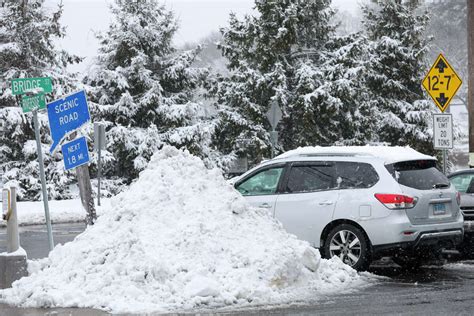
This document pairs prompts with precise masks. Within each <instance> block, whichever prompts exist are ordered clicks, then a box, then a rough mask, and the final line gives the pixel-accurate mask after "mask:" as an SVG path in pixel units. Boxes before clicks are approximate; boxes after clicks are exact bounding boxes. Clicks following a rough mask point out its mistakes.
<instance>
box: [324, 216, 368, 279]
mask: <svg viewBox="0 0 474 316" xmlns="http://www.w3.org/2000/svg"><path fill="white" fill-rule="evenodd" d="M323 254H324V257H325V258H327V259H329V258H332V257H334V256H336V257H339V259H341V261H342V262H344V263H345V264H347V265H349V266H351V267H352V268H354V269H355V270H358V271H363V270H367V269H368V268H369V265H370V261H371V256H370V244H369V241H368V240H367V238H366V237H365V234H364V233H363V232H362V231H361V230H360V229H359V228H357V227H355V226H353V225H351V224H340V225H338V226H336V227H334V228H333V229H331V231H330V232H329V234H328V235H327V237H326V238H325V240H324V246H323Z"/></svg>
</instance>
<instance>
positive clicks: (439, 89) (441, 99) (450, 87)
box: [423, 54, 462, 112]
mask: <svg viewBox="0 0 474 316" xmlns="http://www.w3.org/2000/svg"><path fill="white" fill-rule="evenodd" d="M461 84H462V81H461V78H459V76H458V74H457V73H456V72H455V71H454V69H453V67H451V65H450V64H449V63H448V61H447V60H446V58H444V56H443V54H439V56H438V58H437V59H436V61H435V63H434V64H433V66H432V67H431V69H430V71H429V72H428V74H427V75H426V77H425V79H423V88H425V89H426V91H428V94H429V95H430V97H431V98H432V99H433V101H434V103H435V104H436V106H438V108H439V109H440V110H441V112H444V111H446V109H447V108H448V106H449V103H450V102H451V100H452V99H453V97H454V95H455V94H456V92H458V89H459V87H461Z"/></svg>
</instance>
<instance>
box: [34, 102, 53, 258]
mask: <svg viewBox="0 0 474 316" xmlns="http://www.w3.org/2000/svg"><path fill="white" fill-rule="evenodd" d="M33 125H34V127H35V138H36V147H37V150H38V164H39V169H40V179H41V191H42V192H43V205H44V216H45V219H46V228H47V231H48V244H49V250H50V251H51V250H53V248H54V241H53V231H52V229H51V218H50V217H49V203H48V191H47V189H46V175H45V173H44V161H43V150H42V149H41V138H40V128H39V122H38V110H37V109H34V110H33Z"/></svg>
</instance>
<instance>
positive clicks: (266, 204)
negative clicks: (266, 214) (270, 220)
mask: <svg viewBox="0 0 474 316" xmlns="http://www.w3.org/2000/svg"><path fill="white" fill-rule="evenodd" d="M258 207H261V208H272V206H271V205H270V204H268V203H263V204H260V205H259V206H258Z"/></svg>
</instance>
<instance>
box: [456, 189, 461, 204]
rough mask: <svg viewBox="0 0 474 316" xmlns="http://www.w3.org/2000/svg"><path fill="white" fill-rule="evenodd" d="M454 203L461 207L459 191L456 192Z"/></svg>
mask: <svg viewBox="0 0 474 316" xmlns="http://www.w3.org/2000/svg"><path fill="white" fill-rule="evenodd" d="M456 202H458V205H461V193H459V191H456Z"/></svg>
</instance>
